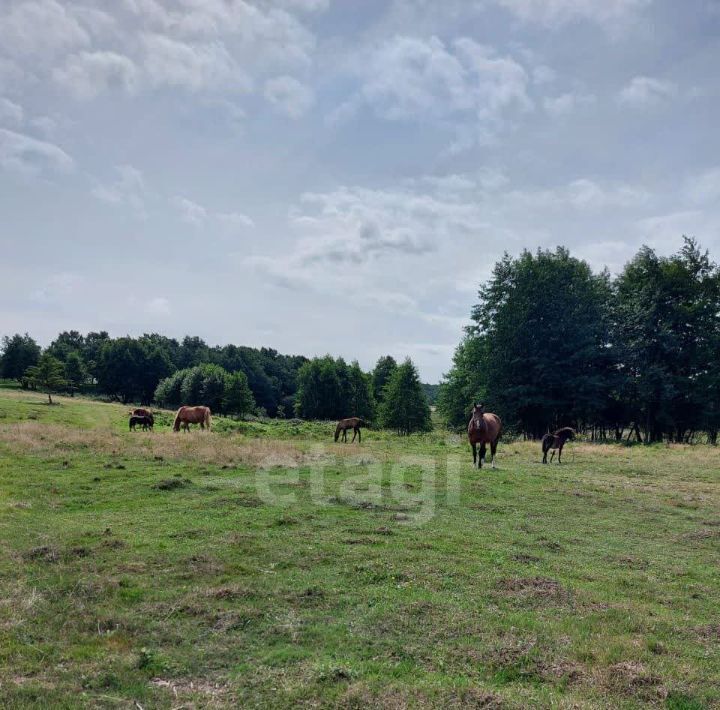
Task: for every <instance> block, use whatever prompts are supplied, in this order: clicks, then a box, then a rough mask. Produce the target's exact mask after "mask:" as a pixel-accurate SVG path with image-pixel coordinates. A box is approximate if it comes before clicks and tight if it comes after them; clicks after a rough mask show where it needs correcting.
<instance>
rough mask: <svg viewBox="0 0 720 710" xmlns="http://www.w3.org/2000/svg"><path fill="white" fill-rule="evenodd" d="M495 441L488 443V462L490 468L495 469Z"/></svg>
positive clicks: (496, 443)
mask: <svg viewBox="0 0 720 710" xmlns="http://www.w3.org/2000/svg"><path fill="white" fill-rule="evenodd" d="M497 445H498V442H497V439H495V441H492V442H490V456H492V459H491V461H490V466H491V468H495V452H496V451H497Z"/></svg>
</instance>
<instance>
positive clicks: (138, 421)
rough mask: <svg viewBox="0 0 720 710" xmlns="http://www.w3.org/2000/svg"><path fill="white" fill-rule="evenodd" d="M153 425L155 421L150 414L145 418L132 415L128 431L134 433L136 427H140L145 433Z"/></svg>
mask: <svg viewBox="0 0 720 710" xmlns="http://www.w3.org/2000/svg"><path fill="white" fill-rule="evenodd" d="M154 424H155V420H154V419H153V415H152V414H149V415H147V416H144V415H139V414H133V415H132V416H131V417H130V431H135V427H136V426H142V430H143V431H147V430H148V429H152V428H153V425H154Z"/></svg>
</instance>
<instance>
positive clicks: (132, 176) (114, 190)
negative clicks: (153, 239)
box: [91, 165, 146, 216]
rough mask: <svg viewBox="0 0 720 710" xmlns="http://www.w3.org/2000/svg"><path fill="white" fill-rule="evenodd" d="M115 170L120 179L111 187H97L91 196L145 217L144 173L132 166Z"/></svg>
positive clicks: (124, 166)
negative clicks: (130, 209) (125, 207)
mask: <svg viewBox="0 0 720 710" xmlns="http://www.w3.org/2000/svg"><path fill="white" fill-rule="evenodd" d="M115 170H116V172H117V173H118V179H117V180H116V181H115V182H114V183H112V184H110V185H97V186H96V187H94V188H93V189H92V190H91V194H92V195H93V197H96V198H97V199H98V200H101V201H103V202H108V203H110V204H114V205H125V206H128V207H131V208H132V209H133V210H135V211H136V212H137V213H138V214H139V215H140V216H144V215H145V193H146V188H145V181H144V179H143V176H142V173H141V172H140V171H139V170H138V169H137V168H134V167H133V166H132V165H118V166H117V167H116V168H115Z"/></svg>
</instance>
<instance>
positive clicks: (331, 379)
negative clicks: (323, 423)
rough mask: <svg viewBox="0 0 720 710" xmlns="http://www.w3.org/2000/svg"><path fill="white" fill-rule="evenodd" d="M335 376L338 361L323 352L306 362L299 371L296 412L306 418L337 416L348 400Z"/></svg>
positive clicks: (341, 415)
mask: <svg viewBox="0 0 720 710" xmlns="http://www.w3.org/2000/svg"><path fill="white" fill-rule="evenodd" d="M343 394H344V386H343V383H342V382H341V381H340V377H339V376H338V368H337V363H336V361H335V360H333V358H332V357H330V356H329V355H326V356H325V357H322V358H314V359H313V360H310V361H308V362H307V363H305V364H304V365H303V366H302V367H301V368H300V370H299V371H298V389H297V396H296V405H295V406H296V411H297V413H298V416H301V417H304V418H305V419H339V418H341V417H343V416H345V411H346V408H347V402H345V401H344V400H343Z"/></svg>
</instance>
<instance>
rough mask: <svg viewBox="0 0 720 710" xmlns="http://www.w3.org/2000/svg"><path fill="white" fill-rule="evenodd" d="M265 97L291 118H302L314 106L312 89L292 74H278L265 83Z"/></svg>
mask: <svg viewBox="0 0 720 710" xmlns="http://www.w3.org/2000/svg"><path fill="white" fill-rule="evenodd" d="M264 93H265V98H266V99H267V100H268V101H269V102H270V103H271V104H273V106H275V107H276V108H277V109H278V110H280V111H282V112H283V113H285V114H287V115H288V116H289V117H290V118H300V117H301V116H302V115H303V114H305V113H307V111H309V110H310V108H311V107H312V105H313V103H314V101H315V97H314V95H313V92H312V90H311V89H309V88H308V87H307V86H305V84H303V83H301V82H300V81H298V80H297V79H295V78H294V77H292V76H277V77H275V78H273V79H269V80H268V81H267V82H266V83H265V91H264Z"/></svg>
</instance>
